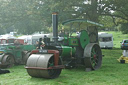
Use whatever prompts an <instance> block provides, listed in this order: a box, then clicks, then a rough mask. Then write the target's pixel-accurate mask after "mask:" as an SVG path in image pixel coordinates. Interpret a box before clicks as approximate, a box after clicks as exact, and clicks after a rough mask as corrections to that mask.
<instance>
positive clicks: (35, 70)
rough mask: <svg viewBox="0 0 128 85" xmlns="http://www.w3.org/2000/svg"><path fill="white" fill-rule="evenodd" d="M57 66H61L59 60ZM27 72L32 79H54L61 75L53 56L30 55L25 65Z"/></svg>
mask: <svg viewBox="0 0 128 85" xmlns="http://www.w3.org/2000/svg"><path fill="white" fill-rule="evenodd" d="M58 65H61V60H60V59H59V61H58ZM26 69H27V72H28V74H29V75H30V76H32V77H39V78H50V79H52V78H56V77H58V76H59V75H60V73H61V70H62V69H61V68H57V66H55V62H54V55H53V54H32V55H31V56H30V57H29V58H28V60H27V64H26Z"/></svg>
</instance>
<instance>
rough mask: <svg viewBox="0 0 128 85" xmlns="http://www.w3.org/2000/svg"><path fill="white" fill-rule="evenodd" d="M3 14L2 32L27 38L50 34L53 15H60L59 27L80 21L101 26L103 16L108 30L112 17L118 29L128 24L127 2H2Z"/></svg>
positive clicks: (47, 0)
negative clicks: (80, 19)
mask: <svg viewBox="0 0 128 85" xmlns="http://www.w3.org/2000/svg"><path fill="white" fill-rule="evenodd" d="M0 10H1V11H0V28H3V29H8V28H12V27H13V28H12V29H14V30H15V31H17V32H18V33H23V34H32V33H34V32H40V31H45V32H49V30H51V29H48V28H51V26H52V16H51V14H52V13H53V12H58V13H59V24H61V23H62V22H63V21H65V20H67V19H76V18H82V19H88V20H91V21H94V22H99V20H98V18H99V16H100V17H101V18H100V19H101V20H100V21H101V22H104V24H105V26H106V27H108V26H109V27H111V26H113V25H112V24H111V23H106V19H107V18H106V19H105V17H108V16H110V17H111V18H112V19H113V20H112V21H113V22H114V23H115V24H116V25H117V24H118V23H119V22H120V21H121V22H124V21H128V13H127V12H128V4H127V0H123V1H122V0H0ZM102 18H103V19H102ZM108 19H109V20H107V21H110V20H111V19H110V18H108ZM112 21H111V22H112Z"/></svg>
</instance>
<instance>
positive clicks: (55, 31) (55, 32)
mask: <svg viewBox="0 0 128 85" xmlns="http://www.w3.org/2000/svg"><path fill="white" fill-rule="evenodd" d="M52 23H53V40H54V43H56V44H57V42H58V13H56V12H54V13H52Z"/></svg>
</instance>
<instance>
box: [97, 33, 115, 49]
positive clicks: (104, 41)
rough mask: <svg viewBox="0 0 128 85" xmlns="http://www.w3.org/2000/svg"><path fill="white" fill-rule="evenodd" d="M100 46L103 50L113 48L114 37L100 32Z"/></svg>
mask: <svg viewBox="0 0 128 85" xmlns="http://www.w3.org/2000/svg"><path fill="white" fill-rule="evenodd" d="M98 39H99V45H100V47H101V48H107V49H112V48H113V35H112V34H109V33H106V32H98Z"/></svg>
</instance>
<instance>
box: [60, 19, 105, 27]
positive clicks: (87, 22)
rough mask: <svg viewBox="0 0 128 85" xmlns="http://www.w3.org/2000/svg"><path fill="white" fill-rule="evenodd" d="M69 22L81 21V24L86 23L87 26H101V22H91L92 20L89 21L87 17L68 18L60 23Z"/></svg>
mask: <svg viewBox="0 0 128 85" xmlns="http://www.w3.org/2000/svg"><path fill="white" fill-rule="evenodd" d="M69 23H82V24H84V25H87V26H101V27H103V25H102V24H99V23H96V22H93V21H90V20H87V19H70V20H66V21H64V22H63V23H62V25H66V24H69Z"/></svg>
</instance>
